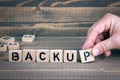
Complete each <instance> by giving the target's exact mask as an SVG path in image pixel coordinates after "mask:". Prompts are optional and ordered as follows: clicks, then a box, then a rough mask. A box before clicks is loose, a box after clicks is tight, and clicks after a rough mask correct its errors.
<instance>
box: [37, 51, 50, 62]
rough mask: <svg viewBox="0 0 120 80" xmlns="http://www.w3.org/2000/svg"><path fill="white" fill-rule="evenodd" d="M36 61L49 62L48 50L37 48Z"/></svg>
mask: <svg viewBox="0 0 120 80" xmlns="http://www.w3.org/2000/svg"><path fill="white" fill-rule="evenodd" d="M36 61H37V62H49V50H42V49H41V50H40V49H39V50H37V51H36Z"/></svg>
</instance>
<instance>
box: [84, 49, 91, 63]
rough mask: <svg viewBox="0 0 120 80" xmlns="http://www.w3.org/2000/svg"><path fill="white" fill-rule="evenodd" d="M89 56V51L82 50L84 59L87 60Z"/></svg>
mask: <svg viewBox="0 0 120 80" xmlns="http://www.w3.org/2000/svg"><path fill="white" fill-rule="evenodd" d="M89 56H90V53H89V52H88V51H86V52H84V57H85V61H87V57H89Z"/></svg>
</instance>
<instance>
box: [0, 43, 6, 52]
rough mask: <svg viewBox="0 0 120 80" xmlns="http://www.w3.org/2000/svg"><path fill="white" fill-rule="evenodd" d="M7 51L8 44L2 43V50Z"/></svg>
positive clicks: (0, 49) (0, 48) (0, 45)
mask: <svg viewBox="0 0 120 80" xmlns="http://www.w3.org/2000/svg"><path fill="white" fill-rule="evenodd" d="M6 51H7V45H6V44H0V52H6Z"/></svg>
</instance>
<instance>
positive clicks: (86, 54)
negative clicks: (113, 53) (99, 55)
mask: <svg viewBox="0 0 120 80" xmlns="http://www.w3.org/2000/svg"><path fill="white" fill-rule="evenodd" d="M79 53H80V57H81V62H82V63H87V62H92V61H95V58H94V56H93V55H92V52H91V49H88V50H79Z"/></svg>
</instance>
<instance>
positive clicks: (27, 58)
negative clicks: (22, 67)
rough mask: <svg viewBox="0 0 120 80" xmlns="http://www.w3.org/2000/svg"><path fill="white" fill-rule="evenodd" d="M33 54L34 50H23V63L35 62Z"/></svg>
mask: <svg viewBox="0 0 120 80" xmlns="http://www.w3.org/2000/svg"><path fill="white" fill-rule="evenodd" d="M35 53H36V51H35V50H34V49H23V62H35Z"/></svg>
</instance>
